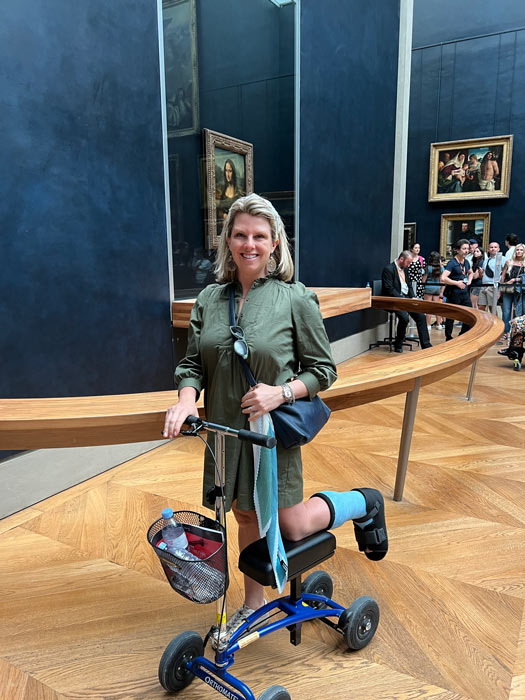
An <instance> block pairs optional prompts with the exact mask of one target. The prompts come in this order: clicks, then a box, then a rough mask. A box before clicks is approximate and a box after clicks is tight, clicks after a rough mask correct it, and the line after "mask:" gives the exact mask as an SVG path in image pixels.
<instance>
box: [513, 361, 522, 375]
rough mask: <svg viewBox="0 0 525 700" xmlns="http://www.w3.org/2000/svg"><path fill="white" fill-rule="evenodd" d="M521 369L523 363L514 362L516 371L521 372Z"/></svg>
mask: <svg viewBox="0 0 525 700" xmlns="http://www.w3.org/2000/svg"><path fill="white" fill-rule="evenodd" d="M520 369H521V362H520V361H519V360H517V359H516V360H514V371H515V372H519V371H520Z"/></svg>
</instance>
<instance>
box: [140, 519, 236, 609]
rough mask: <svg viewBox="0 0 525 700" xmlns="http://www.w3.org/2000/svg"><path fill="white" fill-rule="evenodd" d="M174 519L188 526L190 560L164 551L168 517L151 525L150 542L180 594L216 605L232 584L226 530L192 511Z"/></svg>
mask: <svg viewBox="0 0 525 700" xmlns="http://www.w3.org/2000/svg"><path fill="white" fill-rule="evenodd" d="M173 518H174V519H175V520H176V521H177V522H179V523H180V524H181V525H182V526H183V527H184V531H185V533H186V537H187V539H188V549H187V550H185V551H184V554H185V556H187V557H188V558H187V559H184V558H182V556H181V557H179V556H177V555H176V554H172V553H171V552H168V551H167V550H166V549H163V546H165V543H164V540H163V538H162V529H163V528H164V527H165V526H166V525H168V521H167V520H164V518H160V519H159V520H156V521H155V522H154V523H153V524H152V525H151V526H150V528H149V530H148V542H149V543H150V544H151V546H152V547H153V549H154V550H155V552H156V554H157V556H158V558H159V559H160V563H161V564H162V568H163V569H164V573H165V574H166V578H167V579H168V581H169V582H170V585H171V587H172V588H173V589H174V590H175V591H177V593H180V595H181V596H184V598H188V600H191V601H193V602H194V603H212V602H213V601H214V600H217V598H220V597H221V596H223V595H224V594H225V592H226V589H227V588H228V583H229V581H228V562H227V557H226V541H225V532H224V528H223V526H222V525H221V524H220V523H218V522H217V521H216V520H212V519H211V518H207V517H206V516H205V515H201V514H200V513H195V512H193V511H191V510H179V511H177V512H176V513H173ZM190 557H191V560H190Z"/></svg>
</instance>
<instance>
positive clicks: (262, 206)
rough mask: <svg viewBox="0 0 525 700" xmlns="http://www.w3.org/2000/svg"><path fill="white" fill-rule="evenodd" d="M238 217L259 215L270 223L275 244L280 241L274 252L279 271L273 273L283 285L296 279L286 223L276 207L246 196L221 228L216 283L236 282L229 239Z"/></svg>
mask: <svg viewBox="0 0 525 700" xmlns="http://www.w3.org/2000/svg"><path fill="white" fill-rule="evenodd" d="M237 214H249V215H250V216H260V217H262V218H263V219H266V221H268V223H269V224H270V229H271V231H272V241H274V242H275V241H279V243H278V244H277V246H276V248H275V250H274V251H273V253H272V256H273V257H274V259H275V262H276V269H275V272H273V273H272V277H277V278H278V279H280V280H283V282H289V281H290V280H291V279H292V277H293V271H294V268H293V261H292V256H291V255H290V248H289V246H288V238H287V236H286V232H285V230H284V224H283V222H282V219H281V217H280V216H279V214H278V213H277V211H276V209H275V208H274V206H273V204H272V203H271V202H269V201H268V200H267V199H264V198H263V197H259V195H258V194H247V195H246V196H245V197H240V198H239V199H237V200H235V202H234V203H233V204H232V205H231V207H230V211H229V212H228V216H227V217H226V219H225V221H224V225H223V227H222V235H221V238H220V241H219V247H218V249H217V258H216V260H215V268H214V271H215V277H216V279H217V282H220V283H225V282H234V281H235V280H236V279H237V266H236V265H235V263H234V261H233V258H232V254H231V252H230V248H229V246H228V240H229V239H230V238H231V235H232V229H233V224H234V222H235V217H236V216H237Z"/></svg>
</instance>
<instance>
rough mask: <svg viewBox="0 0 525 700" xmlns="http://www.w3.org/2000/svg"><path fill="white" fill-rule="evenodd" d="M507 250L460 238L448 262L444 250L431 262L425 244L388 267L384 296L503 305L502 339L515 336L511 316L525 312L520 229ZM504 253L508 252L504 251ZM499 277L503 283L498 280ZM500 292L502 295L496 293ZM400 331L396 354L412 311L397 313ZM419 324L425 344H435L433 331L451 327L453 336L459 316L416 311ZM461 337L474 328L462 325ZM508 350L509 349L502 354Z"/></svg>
mask: <svg viewBox="0 0 525 700" xmlns="http://www.w3.org/2000/svg"><path fill="white" fill-rule="evenodd" d="M505 246H506V248H507V251H506V253H502V251H500V245H499V243H498V242H496V241H491V243H490V244H489V246H488V250H487V251H484V250H483V248H482V247H481V246H480V245H479V241H478V240H477V239H475V238H470V239H466V238H460V239H459V240H458V241H456V242H455V243H454V244H453V246H452V248H453V250H452V252H453V255H452V257H451V258H450V260H448V262H447V261H446V260H445V258H443V257H442V256H441V255H440V254H439V252H437V251H432V252H431V253H430V255H429V256H428V261H426V260H425V258H424V257H423V256H422V255H421V246H420V244H419V243H414V245H413V246H412V247H411V248H410V249H408V250H404V251H402V252H401V253H400V255H399V257H398V258H397V260H395V261H394V262H393V263H390V264H389V265H387V266H386V267H385V268H384V269H383V273H382V285H383V287H382V294H383V295H384V296H393V297H407V298H419V299H424V300H425V301H436V302H437V301H447V302H449V303H451V304H459V305H460V306H469V307H473V308H479V309H480V310H481V311H484V310H488V311H493V312H494V311H495V310H496V306H497V305H500V306H501V315H502V318H503V322H504V324H505V330H504V335H503V337H502V342H505V341H507V342H508V340H509V331H510V324H511V319H512V318H513V317H520V316H522V315H523V313H524V311H523V291H522V290H523V286H524V285H525V244H523V243H520V242H519V239H518V236H517V235H516V234H515V233H509V234H508V235H507V237H506V238H505ZM498 253H502V254H501V255H498ZM495 279H496V280H498V279H499V285H498V286H497V287H496V286H495V285H494V280H495ZM496 295H497V297H496ZM395 313H396V316H397V318H398V326H397V333H396V336H395V338H394V350H395V352H403V342H404V339H405V331H406V328H407V326H408V314H407V313H406V312H404V311H396V312H395ZM410 315H411V316H412V318H413V319H414V321H415V323H416V327H417V330H418V335H419V340H420V343H421V347H422V348H426V347H431V343H430V335H429V332H430V330H431V329H432V328H435V329H436V330H444V331H445V340H452V337H453V335H452V333H453V330H454V320H453V319H451V318H448V319H446V320H445V323H443V318H442V317H441V316H440V315H439V314H436V317H435V321H434V323H431V321H432V315H430V314H427V315H426V318H425V317H424V316H423V314H420V313H417V312H414V313H410ZM459 325H460V326H461V330H460V335H461V334H462V333H465V332H466V331H468V330H469V328H470V326H468V325H467V324H465V323H460V324H459ZM502 354H504V353H502Z"/></svg>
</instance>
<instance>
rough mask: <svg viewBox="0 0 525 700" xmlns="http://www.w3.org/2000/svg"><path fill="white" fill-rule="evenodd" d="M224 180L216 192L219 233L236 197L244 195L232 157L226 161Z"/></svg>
mask: <svg viewBox="0 0 525 700" xmlns="http://www.w3.org/2000/svg"><path fill="white" fill-rule="evenodd" d="M223 176H224V179H223V182H222V185H220V186H219V187H218V188H217V191H216V193H215V201H216V207H217V233H220V232H221V230H222V225H223V224H224V222H225V220H226V217H227V216H228V211H229V209H230V207H231V205H232V204H233V203H234V202H235V200H236V199H239V197H240V196H241V195H242V191H241V190H240V189H239V187H238V185H237V171H236V170H235V165H234V164H233V161H232V160H230V158H228V159H227V161H226V162H225V163H224V170H223Z"/></svg>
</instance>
